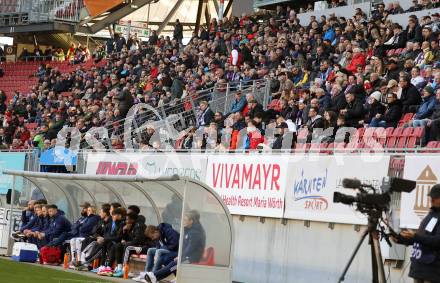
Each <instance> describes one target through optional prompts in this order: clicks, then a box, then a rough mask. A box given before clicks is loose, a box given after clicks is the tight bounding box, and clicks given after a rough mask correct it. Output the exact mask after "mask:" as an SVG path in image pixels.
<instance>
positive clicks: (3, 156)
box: [0, 152, 26, 194]
mask: <svg viewBox="0 0 440 283" xmlns="http://www.w3.org/2000/svg"><path fill="white" fill-rule="evenodd" d="M25 156H26V154H25V153H23V152H2V153H0V194H6V193H7V192H8V189H11V188H12V176H8V175H3V170H5V169H9V170H24V160H25ZM17 181H18V182H17V183H16V189H17V190H21V187H22V185H21V184H20V183H19V182H23V180H22V178H18V179H17Z"/></svg>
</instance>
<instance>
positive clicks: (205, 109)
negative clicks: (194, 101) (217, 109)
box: [197, 101, 214, 126]
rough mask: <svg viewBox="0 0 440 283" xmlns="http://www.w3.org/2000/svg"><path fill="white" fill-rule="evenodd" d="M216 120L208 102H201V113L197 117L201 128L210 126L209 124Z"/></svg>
mask: <svg viewBox="0 0 440 283" xmlns="http://www.w3.org/2000/svg"><path fill="white" fill-rule="evenodd" d="M213 119H214V112H212V110H211V108H210V107H209V103H208V101H201V102H200V113H199V116H198V117H197V122H198V125H199V126H209V123H211V121H212V120H213Z"/></svg>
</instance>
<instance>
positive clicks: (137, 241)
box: [122, 222, 147, 247]
mask: <svg viewBox="0 0 440 283" xmlns="http://www.w3.org/2000/svg"><path fill="white" fill-rule="evenodd" d="M145 228H146V226H145V224H143V223H139V222H136V223H135V224H133V225H132V226H131V229H130V230H123V231H122V239H123V240H125V242H126V243H125V245H126V246H136V247H138V246H143V245H144V244H145V243H146V241H147V239H146V237H145V235H144V232H145Z"/></svg>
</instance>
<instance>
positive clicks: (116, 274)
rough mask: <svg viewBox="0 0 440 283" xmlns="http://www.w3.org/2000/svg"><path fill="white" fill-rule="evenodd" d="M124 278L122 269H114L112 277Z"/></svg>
mask: <svg viewBox="0 0 440 283" xmlns="http://www.w3.org/2000/svg"><path fill="white" fill-rule="evenodd" d="M122 276H124V271H123V270H122V269H115V271H114V272H113V277H122Z"/></svg>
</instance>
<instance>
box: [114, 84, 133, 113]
mask: <svg viewBox="0 0 440 283" xmlns="http://www.w3.org/2000/svg"><path fill="white" fill-rule="evenodd" d="M116 99H117V100H118V101H119V106H118V108H119V112H120V113H121V116H122V117H124V118H125V116H126V115H127V113H128V111H129V110H130V108H131V107H132V106H133V104H134V99H133V96H132V95H131V93H130V92H129V91H128V89H123V90H122V91H121V92H119V94H118V95H117V96H116Z"/></svg>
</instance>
